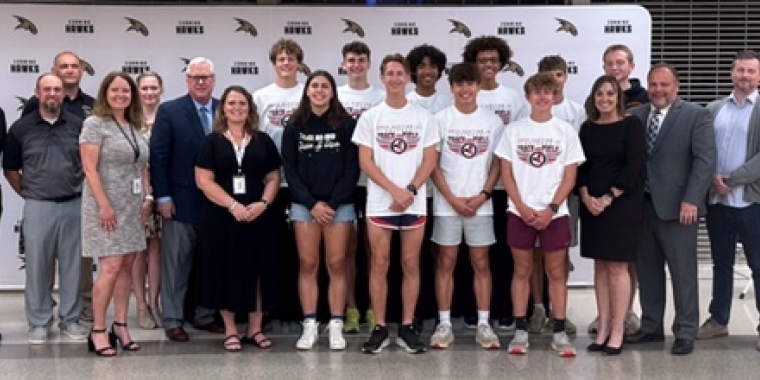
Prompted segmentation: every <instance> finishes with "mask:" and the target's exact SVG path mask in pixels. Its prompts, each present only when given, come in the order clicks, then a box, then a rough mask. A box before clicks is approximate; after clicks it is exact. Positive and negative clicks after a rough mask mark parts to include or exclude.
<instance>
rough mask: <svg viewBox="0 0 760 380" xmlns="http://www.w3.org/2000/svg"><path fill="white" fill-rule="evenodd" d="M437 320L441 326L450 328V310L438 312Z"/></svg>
mask: <svg viewBox="0 0 760 380" xmlns="http://www.w3.org/2000/svg"><path fill="white" fill-rule="evenodd" d="M438 319H440V323H441V324H442V325H444V324H445V325H449V326H451V310H439V311H438Z"/></svg>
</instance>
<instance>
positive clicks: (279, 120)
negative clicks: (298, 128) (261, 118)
mask: <svg viewBox="0 0 760 380" xmlns="http://www.w3.org/2000/svg"><path fill="white" fill-rule="evenodd" d="M291 116H293V110H286V109H283V108H274V109H272V110H270V111H269V122H270V123H271V124H272V126H273V127H284V126H285V124H287V123H288V121H289V120H290V117H291Z"/></svg>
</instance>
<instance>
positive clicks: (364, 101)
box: [338, 84, 385, 187]
mask: <svg viewBox="0 0 760 380" xmlns="http://www.w3.org/2000/svg"><path fill="white" fill-rule="evenodd" d="M338 100H340V103H341V104H343V108H345V109H346V111H348V113H349V114H350V115H351V116H353V117H354V119H357V120H358V119H359V116H361V114H362V113H363V112H364V111H366V110H368V109H370V108H372V107H374V106H376V105H378V104H380V103H382V102H383V100H385V91H383V89H381V88H377V87H372V86H369V87H368V88H366V89H364V90H354V89H353V88H351V87H349V86H348V85H347V84H345V85H343V86H340V87H338ZM357 185H359V186H361V187H367V175H366V174H364V172H361V174H359V181H358V182H357Z"/></svg>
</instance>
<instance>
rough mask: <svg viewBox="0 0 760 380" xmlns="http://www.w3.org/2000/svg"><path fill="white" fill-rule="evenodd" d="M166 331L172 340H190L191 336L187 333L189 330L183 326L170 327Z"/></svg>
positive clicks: (168, 337) (167, 336)
mask: <svg viewBox="0 0 760 380" xmlns="http://www.w3.org/2000/svg"><path fill="white" fill-rule="evenodd" d="M165 333H166V338H167V339H169V340H170V341H172V342H187V341H188V340H190V336H188V335H187V332H186V331H185V329H183V328H182V327H176V328H173V329H168V330H166V331H165Z"/></svg>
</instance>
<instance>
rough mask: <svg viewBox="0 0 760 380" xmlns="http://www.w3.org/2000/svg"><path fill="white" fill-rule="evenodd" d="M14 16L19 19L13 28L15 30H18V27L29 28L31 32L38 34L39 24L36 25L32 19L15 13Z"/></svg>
mask: <svg viewBox="0 0 760 380" xmlns="http://www.w3.org/2000/svg"><path fill="white" fill-rule="evenodd" d="M13 17H15V18H16V21H18V25H16V27H15V28H13V30H17V29H21V30H28V31H29V33H32V34H37V32H38V30H37V25H34V23H33V22H32V20H30V19H28V18H26V17H23V16H18V15H13Z"/></svg>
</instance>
